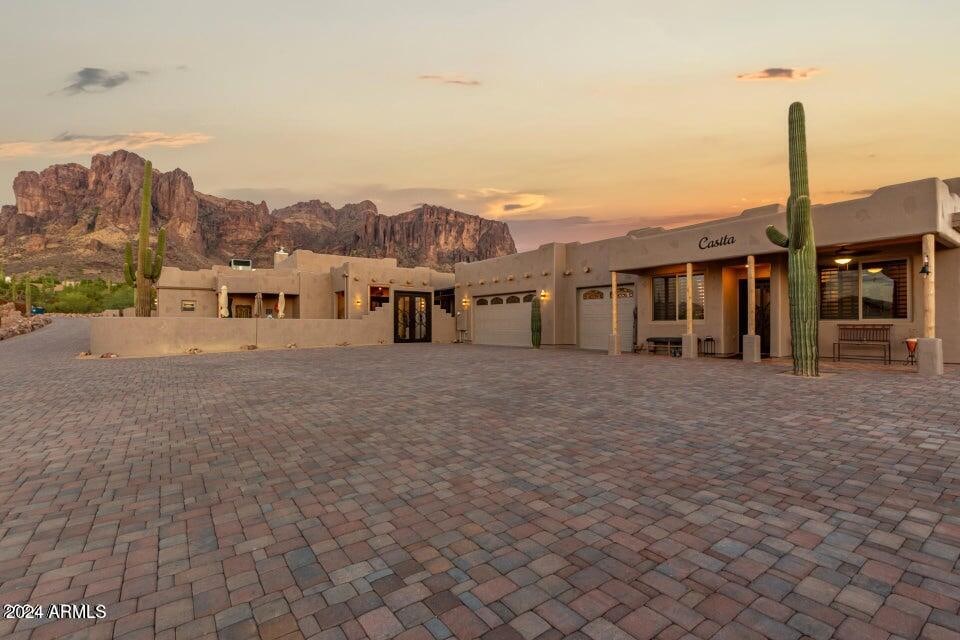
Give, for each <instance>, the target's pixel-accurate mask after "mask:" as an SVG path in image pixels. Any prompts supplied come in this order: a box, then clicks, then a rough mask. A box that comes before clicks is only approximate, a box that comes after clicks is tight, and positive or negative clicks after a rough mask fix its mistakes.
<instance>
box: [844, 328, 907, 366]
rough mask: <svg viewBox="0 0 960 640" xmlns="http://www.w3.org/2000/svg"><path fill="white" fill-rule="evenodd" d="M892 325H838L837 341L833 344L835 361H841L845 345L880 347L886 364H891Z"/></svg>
mask: <svg viewBox="0 0 960 640" xmlns="http://www.w3.org/2000/svg"><path fill="white" fill-rule="evenodd" d="M892 328H893V325H892V324H841V325H837V340H836V342H834V343H833V359H834V360H835V361H836V360H839V359H840V358H841V357H842V356H841V353H840V348H841V347H842V346H843V345H845V344H846V345H854V346H858V347H880V349H881V350H882V351H883V362H884V364H890V360H891V356H892V352H893V345H892V344H891V342H890V330H891V329H892Z"/></svg>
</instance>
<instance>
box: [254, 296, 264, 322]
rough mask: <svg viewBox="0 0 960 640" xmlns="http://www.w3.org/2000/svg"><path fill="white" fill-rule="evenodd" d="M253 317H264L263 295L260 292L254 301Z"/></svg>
mask: <svg viewBox="0 0 960 640" xmlns="http://www.w3.org/2000/svg"><path fill="white" fill-rule="evenodd" d="M253 317H254V318H262V317H263V294H262V293H260V292H259V291H258V292H257V297H256V298H255V299H254V301H253Z"/></svg>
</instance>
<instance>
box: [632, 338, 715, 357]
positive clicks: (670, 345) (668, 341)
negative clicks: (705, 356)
mask: <svg viewBox="0 0 960 640" xmlns="http://www.w3.org/2000/svg"><path fill="white" fill-rule="evenodd" d="M645 342H646V344H647V351H649V352H650V353H661V352H663V353H666V354H668V355H671V356H673V357H674V358H679V357H680V356H682V355H683V338H681V337H680V336H656V337H652V338H647V339H646V340H645ZM702 343H703V340H702V339H700V338H697V351H698V352H699V351H700V345H701V344H702Z"/></svg>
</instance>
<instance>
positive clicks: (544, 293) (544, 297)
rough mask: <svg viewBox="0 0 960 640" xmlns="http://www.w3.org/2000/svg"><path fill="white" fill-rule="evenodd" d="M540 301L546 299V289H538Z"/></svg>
mask: <svg viewBox="0 0 960 640" xmlns="http://www.w3.org/2000/svg"><path fill="white" fill-rule="evenodd" d="M540 299H541V300H546V299H547V290H546V289H540Z"/></svg>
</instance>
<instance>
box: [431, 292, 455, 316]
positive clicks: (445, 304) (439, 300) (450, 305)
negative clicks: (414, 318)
mask: <svg viewBox="0 0 960 640" xmlns="http://www.w3.org/2000/svg"><path fill="white" fill-rule="evenodd" d="M433 304H435V305H436V306H438V307H440V308H441V309H443V310H444V311H446V312H447V313H449V314H450V315H454V313H455V309H454V307H456V306H457V297H456V294H455V292H454V290H453V289H437V290H436V291H434V292H433Z"/></svg>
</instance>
